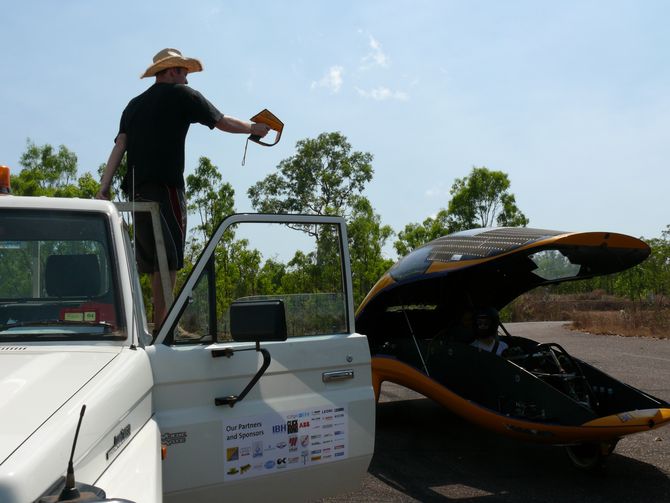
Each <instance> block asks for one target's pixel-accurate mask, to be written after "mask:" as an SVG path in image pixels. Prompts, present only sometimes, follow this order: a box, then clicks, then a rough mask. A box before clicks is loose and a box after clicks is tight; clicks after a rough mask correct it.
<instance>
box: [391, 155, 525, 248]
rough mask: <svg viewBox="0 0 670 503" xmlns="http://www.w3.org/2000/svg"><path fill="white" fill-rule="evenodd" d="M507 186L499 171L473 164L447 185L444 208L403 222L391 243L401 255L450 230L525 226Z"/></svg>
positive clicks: (507, 181) (522, 215)
mask: <svg viewBox="0 0 670 503" xmlns="http://www.w3.org/2000/svg"><path fill="white" fill-rule="evenodd" d="M509 188H510V181H509V178H508V177H507V175H506V174H505V173H503V172H502V171H490V170H488V169H487V168H485V167H481V168H477V167H474V168H472V171H471V173H470V174H469V175H468V176H465V177H463V178H457V179H456V181H455V182H454V184H453V185H452V186H451V190H450V191H449V193H450V194H451V199H450V200H449V204H448V206H447V208H446V209H441V210H440V211H439V212H438V213H437V215H436V216H435V217H428V218H426V219H425V220H424V221H423V222H422V223H410V224H407V225H406V226H405V228H404V229H403V230H402V231H400V232H399V233H398V239H397V240H396V242H395V243H394V244H393V246H394V247H395V249H396V251H397V252H398V255H400V256H404V255H407V254H408V253H409V252H411V251H412V250H414V249H416V248H418V247H419V246H422V245H424V244H426V243H427V242H429V241H431V240H433V239H437V238H438V237H440V236H444V235H445V234H450V233H452V232H458V231H462V230H467V229H473V228H477V227H494V226H499V227H525V226H526V225H528V221H529V220H528V218H526V216H525V215H524V214H523V213H522V212H521V210H519V208H518V207H517V205H516V199H515V197H514V194H512V193H510V192H509Z"/></svg>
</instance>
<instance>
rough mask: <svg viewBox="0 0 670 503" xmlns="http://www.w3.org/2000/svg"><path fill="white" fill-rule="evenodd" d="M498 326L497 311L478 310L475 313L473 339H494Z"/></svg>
mask: <svg viewBox="0 0 670 503" xmlns="http://www.w3.org/2000/svg"><path fill="white" fill-rule="evenodd" d="M499 324H500V316H499V315H498V311H497V310H496V309H494V308H492V307H487V308H484V309H478V310H477V312H476V313H475V322H474V329H475V337H476V338H477V339H486V338H488V337H495V335H496V334H497V333H498V325H499Z"/></svg>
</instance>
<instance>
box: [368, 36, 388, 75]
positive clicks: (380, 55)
mask: <svg viewBox="0 0 670 503" xmlns="http://www.w3.org/2000/svg"><path fill="white" fill-rule="evenodd" d="M370 49H371V51H370V52H369V53H367V54H366V55H365V57H364V58H363V61H362V62H363V68H364V69H366V68H370V67H371V66H381V67H382V68H387V67H388V66H389V64H390V63H391V59H390V58H389V57H388V56H387V55H386V53H385V52H384V51H383V50H382V45H381V44H380V43H379V40H377V39H376V38H375V37H373V36H372V35H370Z"/></svg>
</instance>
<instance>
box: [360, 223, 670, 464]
mask: <svg viewBox="0 0 670 503" xmlns="http://www.w3.org/2000/svg"><path fill="white" fill-rule="evenodd" d="M649 253H650V249H649V247H648V246H647V245H646V244H645V243H644V242H643V241H641V240H639V239H636V238H633V237H630V236H625V235H622V234H614V233H606V232H588V233H584V232H580V233H566V232H557V231H549V230H541V229H530V228H492V229H475V230H471V231H465V232H459V233H455V234H450V235H448V236H444V237H441V238H439V239H436V240H434V241H431V242H430V243H428V244H426V245H424V246H422V247H421V248H418V249H416V250H414V251H413V252H412V253H410V254H409V255H407V256H406V257H404V258H403V259H401V260H400V261H399V262H398V263H396V264H395V265H394V266H393V267H392V268H391V269H390V270H389V271H388V272H387V273H386V274H385V275H384V276H383V277H382V278H381V279H380V280H379V281H378V282H377V284H376V285H375V286H374V288H373V289H372V290H371V291H370V293H369V294H368V295H367V297H366V298H365V299H364V301H363V302H362V304H361V306H360V308H359V310H358V313H357V317H356V329H357V331H359V332H361V333H363V334H366V335H367V336H368V341H369V344H370V350H371V353H372V356H373V358H372V374H373V383H374V387H375V392H376V393H377V396H379V391H380V386H381V384H382V382H384V381H390V382H395V383H397V384H400V385H402V386H405V387H407V388H410V389H413V390H415V391H417V392H419V393H421V394H423V395H425V396H426V397H429V398H431V399H433V400H435V401H436V402H438V403H440V404H442V405H443V406H445V407H447V408H449V409H450V410H452V411H453V412H455V413H457V414H459V415H461V416H463V417H464V418H466V419H467V420H469V421H472V422H474V423H477V424H479V425H481V426H484V427H486V428H489V429H492V430H495V431H497V432H499V433H502V434H505V435H510V436H514V437H517V438H521V439H524V440H530V441H534V442H542V443H548V444H555V445H563V446H567V447H568V452H569V453H570V455H571V458H572V459H573V461H574V462H575V463H576V464H577V465H579V466H581V467H584V468H590V467H592V466H595V465H597V464H599V463H600V461H601V460H602V458H603V456H604V455H606V454H609V453H610V452H611V451H612V450H613V449H614V446H615V445H616V442H617V441H618V440H619V439H620V438H621V437H623V436H625V435H629V434H632V433H638V432H642V431H647V430H649V429H652V428H656V427H658V426H661V425H663V424H665V423H668V422H670V404H668V403H667V402H665V401H664V400H661V399H659V398H655V397H653V396H651V395H649V394H647V393H644V392H643V391H640V390H638V389H635V388H633V387H631V386H629V385H627V384H625V383H622V382H620V381H618V380H616V379H614V378H613V377H611V376H609V375H607V374H605V373H603V372H601V371H599V370H598V369H596V368H595V367H593V366H591V365H589V364H587V363H585V362H583V361H581V360H579V359H578V358H576V357H574V356H571V355H570V354H568V352H567V351H565V350H564V349H563V348H562V347H560V346H559V345H557V344H546V343H545V344H540V343H538V342H535V341H533V340H530V339H527V338H522V337H516V336H512V335H510V334H509V333H508V332H507V330H506V329H505V327H504V326H502V325H500V331H501V332H502V334H501V335H500V336H497V337H499V338H500V340H501V341H504V342H505V343H506V344H507V345H508V346H509V347H508V349H507V350H506V351H505V353H503V354H502V355H501V356H497V355H496V354H495V353H493V352H489V351H484V350H480V349H477V348H476V347H473V346H472V345H471V344H470V342H471V341H472V330H471V329H469V328H466V327H464V326H463V324H464V321H463V320H464V318H465V319H466V322H465V323H466V324H467V316H465V315H467V313H475V312H477V310H479V309H482V308H488V309H491V308H494V309H496V310H500V309H502V308H503V307H504V306H506V305H507V304H508V303H509V302H510V301H512V300H513V299H515V298H516V297H517V296H519V295H521V294H522V293H524V292H527V291H529V290H531V289H533V288H535V287H538V286H541V285H548V284H552V283H558V282H562V281H570V280H576V279H584V278H589V277H593V276H598V275H604V274H611V273H616V272H620V271H623V270H625V269H628V268H630V267H633V266H634V265H636V264H638V263H640V262H642V261H643V260H644V259H645V258H646V257H647V256H648V255H649Z"/></svg>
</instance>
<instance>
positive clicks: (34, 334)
mask: <svg viewBox="0 0 670 503" xmlns="http://www.w3.org/2000/svg"><path fill="white" fill-rule="evenodd" d="M109 249H110V247H109V240H108V227H107V222H106V216H105V215H103V214H96V213H89V214H82V213H75V212H68V211H52V210H48V211H47V210H16V209H12V210H2V213H1V214H0V342H5V341H8V340H20V341H34V340H40V341H43V340H100V339H118V338H124V337H125V335H124V331H123V326H122V320H123V318H122V316H121V315H120V314H121V313H120V312H119V305H118V302H117V294H116V290H117V289H116V285H115V283H116V276H115V275H114V274H112V271H114V264H113V263H112V260H113V254H110V252H109Z"/></svg>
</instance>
